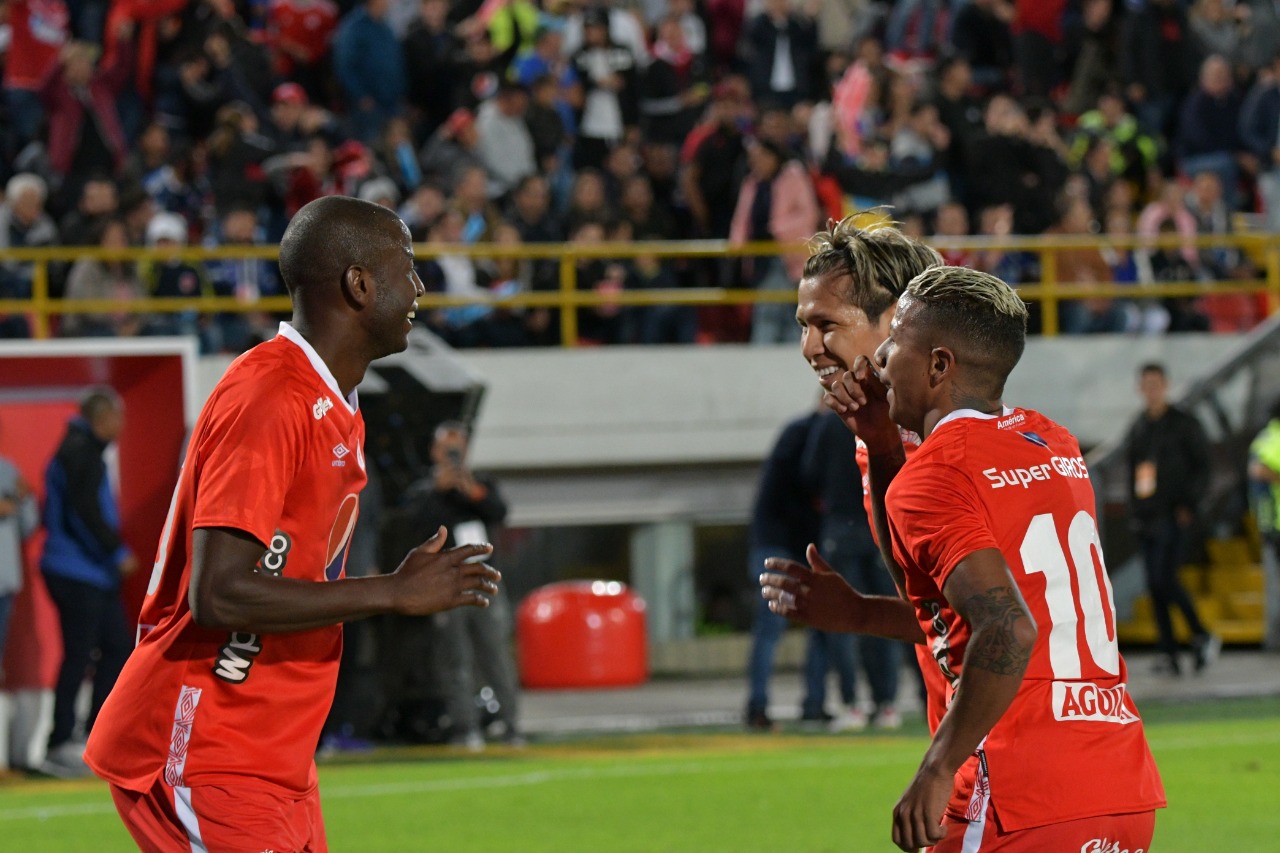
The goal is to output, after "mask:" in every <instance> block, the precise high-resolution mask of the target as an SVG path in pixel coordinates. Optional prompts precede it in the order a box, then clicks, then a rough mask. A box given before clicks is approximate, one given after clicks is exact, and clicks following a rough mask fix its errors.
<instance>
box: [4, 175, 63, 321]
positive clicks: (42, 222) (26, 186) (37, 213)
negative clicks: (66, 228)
mask: <svg viewBox="0 0 1280 853" xmlns="http://www.w3.org/2000/svg"><path fill="white" fill-rule="evenodd" d="M48 196H49V190H48V185H47V184H45V182H44V180H43V179H41V178H40V177H39V176H38V175H32V174H30V173H25V172H24V173H22V174H19V175H14V176H13V177H12V178H10V179H9V182H8V183H7V184H5V188H4V203H3V204H0V251H3V250H4V249H24V248H35V247H38V246H52V245H54V244H55V243H57V242H58V227H57V226H56V225H54V224H53V219H51V218H50V217H49V214H48V213H45V209H44V206H45V201H46V200H47V199H48ZM34 276H35V265H34V264H33V263H31V262H30V261H12V260H9V261H3V262H0V297H3V298H5V299H30V298H31V287H32V282H33V278H34ZM29 335H30V329H29V328H28V326H27V318H26V317H25V316H23V315H21V314H10V315H9V316H7V317H2V318H0V338H25V337H28V336H29Z"/></svg>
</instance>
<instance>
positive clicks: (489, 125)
mask: <svg viewBox="0 0 1280 853" xmlns="http://www.w3.org/2000/svg"><path fill="white" fill-rule="evenodd" d="M528 106H529V93H528V92H527V91H526V90H525V88H524V87H523V86H521V85H520V84H519V83H513V82H511V81H509V80H503V81H502V83H501V84H500V85H499V86H498V93H497V95H495V96H494V98H493V99H492V100H489V101H485V102H484V103H483V104H481V105H480V110H479V112H478V113H477V114H476V133H477V134H478V135H479V137H480V144H479V148H478V150H479V154H480V160H481V162H482V163H484V166H485V168H486V169H487V170H488V172H489V197H490V198H494V199H496V198H502V197H504V196H506V195H507V193H509V192H510V191H511V190H512V188H513V187H515V185H516V184H518V183H519V182H520V180H521V179H522V178H524V177H526V176H528V175H532V174H533V173H534V172H536V171H537V170H538V164H537V162H536V161H535V159H534V147H533V137H532V136H531V135H530V133H529V128H528V126H527V125H526V124H525V111H526V110H527V108H528Z"/></svg>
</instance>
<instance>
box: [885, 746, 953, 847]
mask: <svg viewBox="0 0 1280 853" xmlns="http://www.w3.org/2000/svg"><path fill="white" fill-rule="evenodd" d="M954 781H955V780H954V777H953V776H949V775H947V774H946V773H942V772H940V771H938V770H935V769H933V768H930V767H921V768H920V769H919V770H917V771H916V776H915V778H914V779H912V780H911V784H910V785H908V786H907V790H906V791H905V792H903V794H902V799H900V800H898V804H897V805H896V806H894V807H893V843H894V844H896V845H898V847H899V849H901V850H908V851H913V853H914V851H916V850H919V849H920V848H921V847H931V846H933V845H934V844H937V843H938V842H939V841H941V840H942V837H943V836H944V835H946V834H947V833H946V830H945V829H944V828H943V826H942V813H943V811H944V810H945V809H946V807H947V800H949V799H951V788H952V785H953V783H954Z"/></svg>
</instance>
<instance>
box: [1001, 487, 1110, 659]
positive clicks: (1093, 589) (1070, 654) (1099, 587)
mask: <svg viewBox="0 0 1280 853" xmlns="http://www.w3.org/2000/svg"><path fill="white" fill-rule="evenodd" d="M1066 542H1067V549H1066V551H1064V550H1063V547H1062V538H1061V537H1060V536H1059V534H1058V527H1057V524H1056V523H1055V522H1054V518H1053V515H1052V513H1044V514H1043V515H1037V516H1036V517H1035V518H1033V519H1031V525H1030V526H1029V527H1028V528H1027V533H1026V535H1025V536H1023V537H1022V548H1021V554H1022V568H1023V570H1024V571H1025V572H1026V573H1027V574H1037V573H1040V574H1043V575H1044V580H1045V589H1044V599H1045V603H1046V604H1047V605H1048V607H1049V619H1050V620H1051V621H1052V622H1053V626H1052V628H1051V629H1050V630H1049V664H1050V666H1051V667H1052V669H1053V677H1054V678H1058V679H1068V678H1080V654H1081V648H1082V646H1081V644H1080V638H1079V632H1078V630H1077V623H1078V621H1079V619H1078V618H1077V615H1076V614H1077V605H1078V607H1079V615H1080V617H1082V618H1083V619H1084V640H1085V645H1087V646H1088V647H1089V654H1090V655H1091V656H1092V657H1093V662H1094V663H1095V664H1097V665H1098V667H1099V668H1101V669H1102V670H1103V671H1104V672H1106V673H1108V674H1110V675H1118V674H1119V673H1120V648H1119V646H1117V645H1116V637H1115V624H1116V609H1115V604H1114V603H1113V594H1112V592H1111V579H1110V578H1109V577H1107V569H1106V565H1105V564H1104V562H1103V559H1102V538H1101V537H1100V536H1099V535H1098V525H1097V523H1096V522H1095V521H1094V520H1093V516H1092V515H1090V514H1089V513H1088V512H1085V511H1084V510H1081V511H1080V512H1078V513H1076V516H1075V518H1073V519H1071V525H1070V526H1069V527H1068V528H1067V537H1066ZM1073 574H1074V575H1075V584H1074V586H1075V588H1076V590H1078V593H1076V592H1073V590H1072V586H1073V585H1072V582H1071V576H1072V575H1073ZM1077 596H1078V597H1077Z"/></svg>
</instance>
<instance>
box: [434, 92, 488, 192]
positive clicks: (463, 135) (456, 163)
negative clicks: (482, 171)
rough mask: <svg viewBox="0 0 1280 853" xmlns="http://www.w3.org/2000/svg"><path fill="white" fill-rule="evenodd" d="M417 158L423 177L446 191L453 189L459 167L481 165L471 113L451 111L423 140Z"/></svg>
mask: <svg viewBox="0 0 1280 853" xmlns="http://www.w3.org/2000/svg"><path fill="white" fill-rule="evenodd" d="M420 157H421V162H422V174H423V176H424V177H425V178H426V179H427V180H430V181H434V182H435V183H437V184H438V185H440V186H441V187H444V189H445V191H446V192H448V191H450V190H452V189H453V185H454V182H455V181H456V180H457V179H458V175H459V174H460V173H461V172H462V170H463V169H466V168H470V167H473V166H480V167H482V168H483V166H484V161H483V160H482V159H481V157H480V134H479V133H478V132H477V131H476V121H475V116H474V115H472V114H471V112H470V111H468V110H464V109H457V110H454V111H453V113H451V114H450V116H449V118H448V120H447V121H445V123H444V124H442V125H440V127H438V128H437V129H436V132H435V133H433V134H432V135H431V138H430V139H429V140H427V144H426V146H425V147H424V148H423V149H422V152H421V154H420Z"/></svg>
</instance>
